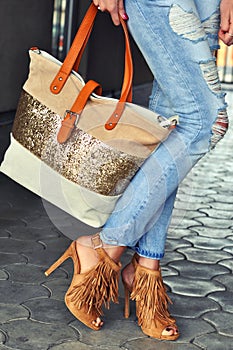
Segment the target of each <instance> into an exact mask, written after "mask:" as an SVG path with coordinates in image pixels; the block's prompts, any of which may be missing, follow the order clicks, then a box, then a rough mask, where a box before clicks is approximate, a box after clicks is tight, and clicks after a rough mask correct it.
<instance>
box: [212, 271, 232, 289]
mask: <svg viewBox="0 0 233 350" xmlns="http://www.w3.org/2000/svg"><path fill="white" fill-rule="evenodd" d="M214 279H215V281H218V282H220V283H222V284H223V285H224V286H225V287H226V288H227V290H228V291H229V292H233V275H232V274H229V273H228V274H225V275H222V276H216V277H215V278H214Z"/></svg>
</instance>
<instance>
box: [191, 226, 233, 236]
mask: <svg viewBox="0 0 233 350" xmlns="http://www.w3.org/2000/svg"><path fill="white" fill-rule="evenodd" d="M192 231H194V232H197V233H198V234H199V235H200V236H205V237H211V238H226V237H228V236H229V235H232V233H233V230H232V229H231V228H224V229H221V228H214V227H207V226H196V227H192Z"/></svg>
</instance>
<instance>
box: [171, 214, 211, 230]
mask: <svg viewBox="0 0 233 350" xmlns="http://www.w3.org/2000/svg"><path fill="white" fill-rule="evenodd" d="M203 219H204V217H203ZM199 223H200V220H199V218H198V219H186V218H185V217H184V218H182V217H178V216H177V217H174V218H172V220H171V224H170V226H171V227H172V228H174V227H175V228H187V227H188V228H189V227H192V226H197V225H198V224H199Z"/></svg>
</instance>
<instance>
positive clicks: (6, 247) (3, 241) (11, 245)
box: [0, 238, 43, 253]
mask: <svg viewBox="0 0 233 350" xmlns="http://www.w3.org/2000/svg"><path fill="white" fill-rule="evenodd" d="M42 250H43V246H42V245H41V244H39V243H37V242H34V241H33V242H31V241H22V240H19V239H9V238H0V253H2V252H3V253H15V252H17V253H25V252H27V251H29V252H32V251H33V252H35V251H37V252H41V251H42Z"/></svg>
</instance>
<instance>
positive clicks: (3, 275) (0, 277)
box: [0, 270, 8, 280]
mask: <svg viewBox="0 0 233 350" xmlns="http://www.w3.org/2000/svg"><path fill="white" fill-rule="evenodd" d="M7 279H8V275H7V273H6V272H5V271H3V270H0V280H7Z"/></svg>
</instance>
